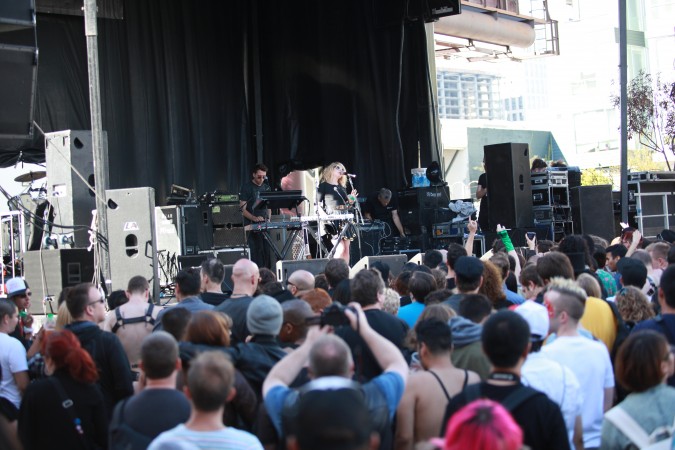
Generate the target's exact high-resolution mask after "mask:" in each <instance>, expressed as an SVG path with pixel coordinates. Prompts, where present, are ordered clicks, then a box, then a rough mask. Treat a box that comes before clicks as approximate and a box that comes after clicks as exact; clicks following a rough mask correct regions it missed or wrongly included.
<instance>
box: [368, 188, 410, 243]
mask: <svg viewBox="0 0 675 450" xmlns="http://www.w3.org/2000/svg"><path fill="white" fill-rule="evenodd" d="M363 215H364V216H365V217H366V219H369V220H381V221H382V222H385V223H387V224H388V225H389V230H386V231H385V233H390V234H391V235H392V236H405V232H404V231H403V225H402V224H401V219H400V218H399V216H398V200H397V199H396V196H395V195H393V193H392V192H391V191H390V190H389V189H387V188H382V189H380V190H379V191H378V192H373V193H372V194H370V195H369V196H368V199H367V200H366V202H365V203H364V204H363Z"/></svg>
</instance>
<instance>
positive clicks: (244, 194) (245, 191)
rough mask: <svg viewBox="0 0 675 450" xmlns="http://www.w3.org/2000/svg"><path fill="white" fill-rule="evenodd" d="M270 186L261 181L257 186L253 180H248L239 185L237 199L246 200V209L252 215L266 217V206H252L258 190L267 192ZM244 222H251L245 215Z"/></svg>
mask: <svg viewBox="0 0 675 450" xmlns="http://www.w3.org/2000/svg"><path fill="white" fill-rule="evenodd" d="M269 190H270V186H269V185H268V184H267V183H263V184H262V185H260V186H258V185H257V184H255V183H254V182H253V181H251V180H248V181H246V182H244V183H243V184H242V185H241V188H240V189H239V200H240V201H242V202H246V211H248V212H250V213H251V214H253V215H254V216H261V217H267V208H253V207H254V206H255V202H256V199H257V198H258V193H259V192H269ZM244 223H246V224H249V223H251V221H250V220H248V219H247V218H246V217H244Z"/></svg>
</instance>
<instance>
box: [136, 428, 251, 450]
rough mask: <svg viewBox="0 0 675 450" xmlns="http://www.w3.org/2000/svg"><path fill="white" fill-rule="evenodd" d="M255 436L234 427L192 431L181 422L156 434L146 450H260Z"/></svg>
mask: <svg viewBox="0 0 675 450" xmlns="http://www.w3.org/2000/svg"><path fill="white" fill-rule="evenodd" d="M262 448H263V447H262V444H260V441H259V440H258V438H257V437H255V436H254V435H252V434H251V433H248V432H246V431H242V430H237V429H236V428H231V427H227V428H223V429H221V430H217V431H192V430H189V429H187V427H186V426H185V425H183V424H181V425H178V426H177V427H175V428H172V429H171V430H169V431H165V432H164V433H162V434H160V435H159V436H157V438H156V439H155V440H154V441H152V443H151V444H150V447H148V450H188V449H189V450H197V449H199V450H229V449H232V450H238V449H242V450H245V449H255V450H262Z"/></svg>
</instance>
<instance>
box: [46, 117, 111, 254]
mask: <svg viewBox="0 0 675 450" xmlns="http://www.w3.org/2000/svg"><path fill="white" fill-rule="evenodd" d="M45 142H46V144H45V145H46V149H45V158H46V160H47V198H48V199H49V202H50V203H51V204H52V208H53V209H54V224H55V225H54V227H53V228H52V232H53V233H69V232H70V231H71V230H70V229H67V228H59V227H58V225H65V226H68V227H72V226H79V228H76V229H75V230H74V231H73V238H74V242H75V247H80V248H84V247H88V246H89V230H88V227H89V226H90V225H91V218H92V216H91V211H92V210H94V209H96V197H94V193H93V192H92V191H91V190H90V189H89V187H88V186H87V184H86V183H85V182H84V181H82V179H81V178H80V176H79V175H78V173H79V174H80V175H82V177H84V179H85V180H87V183H89V184H91V185H92V186H94V187H96V186H95V184H96V183H95V180H94V162H93V158H94V157H93V150H92V143H91V131H77V130H65V131H56V132H54V133H46V134H45ZM103 145H104V146H105V147H107V145H108V140H107V136H106V133H105V132H103ZM104 153H105V154H107V152H104ZM103 167H105V168H107V167H108V162H107V161H105V162H104V164H103ZM106 170H107V169H106ZM76 171H77V172H76Z"/></svg>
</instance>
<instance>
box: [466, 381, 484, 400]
mask: <svg viewBox="0 0 675 450" xmlns="http://www.w3.org/2000/svg"><path fill="white" fill-rule="evenodd" d="M463 392H464V398H465V399H466V404H467V405H468V404H469V403H471V402H473V401H474V400H478V399H479V398H481V392H480V383H476V384H472V385H471V386H467V387H466V389H464V391H463Z"/></svg>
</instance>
